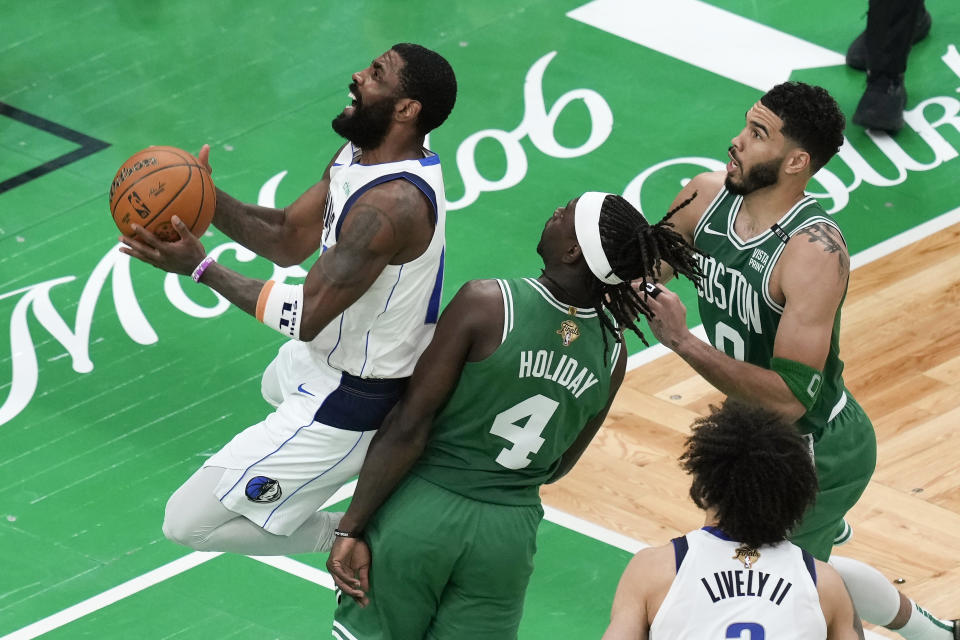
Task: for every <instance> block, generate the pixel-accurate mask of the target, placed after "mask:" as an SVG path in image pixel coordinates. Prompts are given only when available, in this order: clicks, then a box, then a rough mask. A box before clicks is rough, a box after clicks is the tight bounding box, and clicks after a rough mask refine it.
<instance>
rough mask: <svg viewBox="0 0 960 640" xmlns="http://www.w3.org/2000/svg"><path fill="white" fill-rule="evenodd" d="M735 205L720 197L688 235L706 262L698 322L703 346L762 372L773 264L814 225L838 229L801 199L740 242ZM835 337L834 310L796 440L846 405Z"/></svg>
mask: <svg viewBox="0 0 960 640" xmlns="http://www.w3.org/2000/svg"><path fill="white" fill-rule="evenodd" d="M742 202H743V197H742V196H738V195H735V194H732V193H730V192H729V191H727V189H725V188H724V189H721V190H720V193H718V194H717V196H716V198H714V200H713V202H712V203H711V204H710V206H709V207H708V208H707V210H706V212H705V213H704V214H703V217H702V218H701V219H700V221H699V222H698V223H697V226H696V227H695V229H694V234H693V241H694V245H695V246H696V247H697V248H698V249H700V250H701V251H703V252H704V254H705V255H703V256H699V257H698V258H699V260H700V266H701V267H703V274H704V278H703V282H702V286H701V288H700V290H699V291H698V294H699V297H700V300H699V303H700V304H699V306H700V319H701V321H702V322H703V328H704V330H705V331H706V334H707V339H708V341H709V342H710V344H712V345H713V346H715V347H716V348H717V349H719V350H720V351H723V352H724V353H726V354H727V355H728V356H731V357H733V358H736V359H737V360H743V361H745V362H749V363H751V364H755V365H757V366H760V367H764V368H767V369H769V368H770V359H771V358H772V357H773V343H774V339H775V338H776V335H777V327H778V326H779V325H780V316H781V314H782V313H783V306H782V305H780V304H778V303H777V301H776V300H774V299H773V297H772V296H771V295H770V289H769V285H770V276H771V274H772V273H773V269H774V267H775V266H776V264H777V260H778V259H779V258H780V256H781V255H782V253H783V250H784V248H785V247H786V245H787V242H788V241H789V240H790V238H791V237H792V236H794V235H795V234H796V233H797V232H798V231H800V230H801V229H804V228H807V227H809V226H811V225H814V224H819V223H826V224H829V225H831V226H833V227H835V228H837V229H838V230H839V227H837V225H836V223H835V222H833V220H831V219H830V218H829V217H827V215H826V214H825V213H824V211H823V208H821V207H820V205H819V204H818V203H817V201H816V200H814V199H813V198H812V197H810V196H805V197H804V198H803V199H802V200H800V202H798V203H797V204H796V205H794V207H793V208H792V209H790V211H788V212H787V213H786V215H784V216H783V217H782V218H781V219H780V220H779V221H778V222H777V223H776V224H774V225H773V226H772V227H771V228H770V229H767V230H766V231H765V232H764V233H761V234H760V235H758V236H756V237H755V238H751V239H749V240H741V239H740V237H739V236H737V233H736V231H735V230H734V222H735V220H736V217H737V214H738V212H739V211H740V205H741V204H742ZM844 297H846V294H844ZM842 304H843V302H842V301H841V306H842ZM839 334H840V307H837V313H836V316H835V317H834V320H833V334H832V335H831V337H830V352H829V354H828V355H827V362H826V365H825V366H824V369H823V382H822V387H821V389H820V396H819V398H818V399H817V401H816V403H815V404H814V406H813V407H812V408H811V409H810V410H809V411H807V413H806V414H804V416H803V417H802V418H800V420H798V421H797V427H798V428H799V429H800V431H801V433H813V434H819V433H820V432H821V431H822V430H823V427H824V426H825V425H826V423H827V421H828V420H829V419H830V418H831V417H832V416H834V415H836V414H837V413H838V412H839V411H840V409H842V408H843V405H844V403H846V401H847V395H846V390H845V388H844V385H843V377H842V373H843V362H842V361H841V360H840V356H839V351H840V350H839Z"/></svg>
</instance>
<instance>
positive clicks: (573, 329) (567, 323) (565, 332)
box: [556, 320, 580, 347]
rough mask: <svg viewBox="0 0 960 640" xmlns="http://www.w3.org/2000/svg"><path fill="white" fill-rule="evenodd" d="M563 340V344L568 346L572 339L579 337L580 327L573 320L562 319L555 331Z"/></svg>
mask: <svg viewBox="0 0 960 640" xmlns="http://www.w3.org/2000/svg"><path fill="white" fill-rule="evenodd" d="M556 333H557V335H559V336H560V338H561V339H562V340H563V346H565V347H569V346H570V345H571V344H572V343H573V341H574V340H576V339H577V338H579V337H580V327H578V326H577V323H575V322H574V321H573V320H564V321H563V322H561V323H560V328H559V329H557V331H556Z"/></svg>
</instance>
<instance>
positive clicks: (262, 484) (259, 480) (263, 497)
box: [245, 476, 283, 502]
mask: <svg viewBox="0 0 960 640" xmlns="http://www.w3.org/2000/svg"><path fill="white" fill-rule="evenodd" d="M245 493H246V494H247V500H249V501H250V502H276V501H277V500H279V499H280V496H281V495H283V492H282V491H280V483H279V482H277V481H276V480H274V479H273V478H268V477H266V476H257V477H255V478H251V479H250V481H249V482H247V487H246V492H245Z"/></svg>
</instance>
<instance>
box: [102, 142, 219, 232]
mask: <svg viewBox="0 0 960 640" xmlns="http://www.w3.org/2000/svg"><path fill="white" fill-rule="evenodd" d="M216 208H217V191H216V189H214V187H213V179H212V178H211V177H210V174H209V173H208V172H207V170H206V169H204V168H203V167H201V166H200V161H199V160H197V159H196V158H194V157H193V156H192V155H190V154H189V153H187V152H186V151H183V150H181V149H177V148H176V147H148V148H146V149H144V150H143V151H139V152H137V153H135V154H133V155H132V156H130V158H129V159H128V160H127V161H126V162H124V163H123V165H122V166H121V167H120V170H119V171H117V175H116V176H115V177H114V178H113V183H112V184H111V185H110V212H111V213H112V214H113V221H114V222H116V223H117V227H119V228H120V231H121V232H122V233H123V234H124V235H128V236H129V235H133V231H132V230H131V229H130V225H131V224H134V223H136V224H139V225H140V226H142V227H144V228H145V229H148V230H149V231H151V232H152V233H153V234H154V235H156V236H157V237H158V238H160V239H162V240H166V241H167V242H173V241H175V240H177V239H178V238H179V237H180V236H179V234H178V233H177V232H176V230H175V229H174V228H173V224H172V223H171V221H170V218H172V217H173V216H174V215H176V216H179V217H180V219H181V220H183V223H184V224H185V225H187V227H188V228H189V229H190V232H191V233H193V235H195V236H200V235H202V234H203V232H204V231H206V230H207V227H209V226H210V221H211V220H212V219H213V211H214V209H216Z"/></svg>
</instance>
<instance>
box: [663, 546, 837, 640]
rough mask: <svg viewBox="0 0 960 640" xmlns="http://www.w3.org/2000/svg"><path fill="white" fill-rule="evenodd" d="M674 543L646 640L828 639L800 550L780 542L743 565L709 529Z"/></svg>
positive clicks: (807, 559) (811, 571)
mask: <svg viewBox="0 0 960 640" xmlns="http://www.w3.org/2000/svg"><path fill="white" fill-rule="evenodd" d="M684 542H685V543H686V544H684ZM673 544H674V550H675V552H676V556H677V565H678V566H677V577H676V578H674V580H673V584H672V585H671V586H670V590H669V591H668V592H667V595H666V598H664V600H663V604H661V605H660V609H659V610H658V611H657V615H656V616H655V617H654V619H653V624H652V625H650V638H651V640H683V639H685V638H689V639H691V640H693V639H697V640H703V639H704V638H709V639H714V638H716V639H723V638H737V639H741V640H763V638H770V639H774V638H776V639H778V640H787V639H790V638H796V639H798V640H800V639H802V640H816V639H818V638H819V639H823V638H826V637H827V623H826V620H825V619H824V617H823V611H822V610H821V609H820V598H819V595H818V593H817V585H816V580H817V578H816V567H815V565H814V561H813V557H812V556H810V554H808V553H806V552H805V551H803V550H802V549H800V547H797V546H796V545H794V544H791V543H790V542H781V543H780V544H776V545H773V546H764V547H761V548H760V549H759V555H758V556H756V557H754V558H748V559H745V558H744V557H743V554H742V553H739V552H738V549H739V548H741V547H743V545H741V544H740V543H737V542H734V541H732V540H730V539H729V538H727V537H726V536H724V535H723V533H722V532H721V531H720V530H719V529H717V528H715V527H704V528H703V529H698V530H697V531H692V532H690V533H688V534H687V535H686V536H684V537H680V538H676V539H675V540H674V541H673ZM684 547H686V549H684ZM684 551H685V554H684ZM748 566H749V568H747V567H748Z"/></svg>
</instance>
